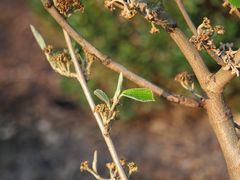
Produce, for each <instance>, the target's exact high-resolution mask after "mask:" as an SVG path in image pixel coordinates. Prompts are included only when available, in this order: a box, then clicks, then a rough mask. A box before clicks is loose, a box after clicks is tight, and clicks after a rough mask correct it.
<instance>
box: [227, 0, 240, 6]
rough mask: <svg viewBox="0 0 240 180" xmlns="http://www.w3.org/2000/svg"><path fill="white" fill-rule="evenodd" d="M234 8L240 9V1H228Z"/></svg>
mask: <svg viewBox="0 0 240 180" xmlns="http://www.w3.org/2000/svg"><path fill="white" fill-rule="evenodd" d="M228 1H229V2H230V3H231V4H232V5H233V6H236V7H237V8H239V7H240V0H228Z"/></svg>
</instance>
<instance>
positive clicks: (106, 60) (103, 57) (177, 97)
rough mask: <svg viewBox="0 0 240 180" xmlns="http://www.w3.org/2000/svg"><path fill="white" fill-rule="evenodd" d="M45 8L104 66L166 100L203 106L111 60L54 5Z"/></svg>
mask: <svg viewBox="0 0 240 180" xmlns="http://www.w3.org/2000/svg"><path fill="white" fill-rule="evenodd" d="M45 1H46V0H42V2H43V5H44V4H46V2H45ZM44 7H45V8H46V10H47V11H48V12H49V13H50V14H51V16H52V17H53V18H54V19H55V20H56V21H57V23H58V24H59V25H60V26H61V27H62V28H63V29H65V30H66V32H67V33H68V34H69V35H70V36H71V37H72V38H73V39H74V40H75V41H76V42H77V43H79V44H80V45H81V46H82V48H83V49H86V50H87V51H88V53H90V54H91V55H93V56H95V57H96V59H97V60H99V61H100V62H101V63H102V64H103V65H104V66H106V67H108V68H109V69H111V70H113V71H115V72H118V73H121V72H122V74H123V76H125V77H126V78H127V79H129V80H130V81H132V82H134V83H135V84H137V85H139V86H141V87H146V88H149V89H151V90H152V91H153V92H154V93H155V94H156V95H158V96H162V97H164V98H165V99H166V100H168V101H170V102H173V103H177V104H181V105H184V106H188V107H203V106H204V100H203V99H202V100H196V99H194V98H190V97H185V96H182V95H178V94H172V93H170V92H167V91H165V90H164V89H162V88H160V87H158V86H156V85H155V84H153V83H151V82H149V81H147V80H145V79H144V78H142V77H140V76H138V75H136V74H135V73H133V72H131V71H129V70H128V69H126V68H125V67H124V66H122V65H121V64H118V63H117V62H115V61H113V59H111V58H110V57H108V56H106V55H104V54H102V53H101V52H100V51H99V50H97V49H96V48H95V47H94V46H93V45H91V44H90V43H89V42H88V41H87V40H86V39H84V38H83V37H82V36H81V35H80V34H79V33H78V32H77V31H76V30H74V28H73V27H72V26H70V25H69V23H68V22H67V21H66V19H65V18H63V17H62V16H61V15H60V14H59V12H58V11H57V10H56V8H55V7H54V6H44Z"/></svg>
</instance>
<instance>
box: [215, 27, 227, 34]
mask: <svg viewBox="0 0 240 180" xmlns="http://www.w3.org/2000/svg"><path fill="white" fill-rule="evenodd" d="M214 31H215V32H216V33H217V34H219V35H223V34H224V32H225V31H224V27H223V26H220V25H218V26H215V27H214Z"/></svg>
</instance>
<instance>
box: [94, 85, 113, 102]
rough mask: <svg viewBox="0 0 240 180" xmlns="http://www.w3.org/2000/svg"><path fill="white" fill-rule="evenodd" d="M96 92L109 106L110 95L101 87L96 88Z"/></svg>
mask: <svg viewBox="0 0 240 180" xmlns="http://www.w3.org/2000/svg"><path fill="white" fill-rule="evenodd" d="M94 94H95V95H96V96H97V97H98V98H99V99H100V100H102V101H103V102H105V103H106V104H107V105H108V106H110V100H109V98H108V96H107V95H106V94H105V92H103V91H102V90H101V89H96V90H95V91H94Z"/></svg>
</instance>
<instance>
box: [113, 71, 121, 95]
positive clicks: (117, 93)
mask: <svg viewBox="0 0 240 180" xmlns="http://www.w3.org/2000/svg"><path fill="white" fill-rule="evenodd" d="M122 84H123V75H122V73H120V74H119V77H118V84H117V89H116V91H115V93H114V96H113V99H117V98H118V96H119V95H120V93H121V90H122Z"/></svg>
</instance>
